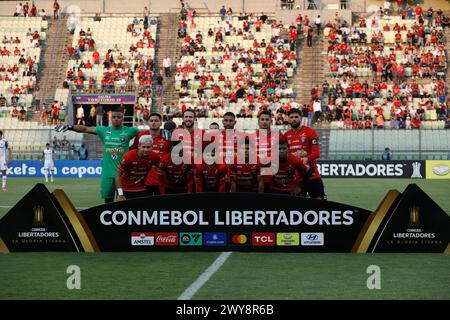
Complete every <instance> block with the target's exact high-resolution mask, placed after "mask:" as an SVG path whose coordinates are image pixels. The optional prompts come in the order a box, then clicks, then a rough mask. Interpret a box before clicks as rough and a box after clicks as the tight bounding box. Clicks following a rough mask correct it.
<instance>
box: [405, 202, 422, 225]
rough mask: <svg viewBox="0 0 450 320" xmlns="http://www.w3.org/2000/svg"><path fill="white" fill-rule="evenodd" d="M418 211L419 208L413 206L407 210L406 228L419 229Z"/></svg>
mask: <svg viewBox="0 0 450 320" xmlns="http://www.w3.org/2000/svg"><path fill="white" fill-rule="evenodd" d="M419 211H420V208H419V207H416V206H415V205H413V206H411V207H410V208H409V223H408V228H417V227H420V225H421V224H420V219H419Z"/></svg>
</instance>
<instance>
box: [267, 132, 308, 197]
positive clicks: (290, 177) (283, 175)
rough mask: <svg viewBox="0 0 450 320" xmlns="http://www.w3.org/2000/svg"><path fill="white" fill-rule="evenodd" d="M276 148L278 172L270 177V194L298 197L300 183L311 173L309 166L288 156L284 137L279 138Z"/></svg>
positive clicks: (290, 155)
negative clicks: (277, 152) (277, 151)
mask: <svg viewBox="0 0 450 320" xmlns="http://www.w3.org/2000/svg"><path fill="white" fill-rule="evenodd" d="M278 148H279V149H278V150H279V159H280V161H279V167H278V171H277V172H276V173H274V174H273V175H272V180H271V184H270V193H284V194H291V195H299V194H300V192H301V185H300V183H301V181H302V180H303V177H304V176H308V174H310V173H311V168H310V166H309V165H305V164H304V163H303V161H302V160H300V158H298V157H296V156H294V155H293V154H289V146H288V143H287V140H286V139H285V138H284V137H281V138H280V140H279V143H278ZM266 192H267V190H266Z"/></svg>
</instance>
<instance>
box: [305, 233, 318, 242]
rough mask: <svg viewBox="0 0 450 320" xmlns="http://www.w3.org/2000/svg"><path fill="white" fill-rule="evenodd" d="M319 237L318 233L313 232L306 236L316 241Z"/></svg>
mask: <svg viewBox="0 0 450 320" xmlns="http://www.w3.org/2000/svg"><path fill="white" fill-rule="evenodd" d="M318 238H319V236H318V235H317V234H313V233H310V234H308V236H307V237H306V239H308V240H309V241H314V240H317V239H318Z"/></svg>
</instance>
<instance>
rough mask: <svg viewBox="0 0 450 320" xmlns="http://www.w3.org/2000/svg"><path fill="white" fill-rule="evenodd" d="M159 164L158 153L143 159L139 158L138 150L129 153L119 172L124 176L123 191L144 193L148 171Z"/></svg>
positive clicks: (122, 161) (151, 153)
mask: <svg viewBox="0 0 450 320" xmlns="http://www.w3.org/2000/svg"><path fill="white" fill-rule="evenodd" d="M158 162H159V156H158V155H157V154H156V153H153V152H150V154H149V155H148V156H147V157H145V158H141V157H139V156H138V150H137V149H134V150H131V151H128V152H127V153H125V155H124V156H123V158H122V160H121V161H120V163H119V170H120V171H122V172H123V173H124V174H123V175H122V189H123V190H125V191H144V190H145V177H146V176H147V173H148V171H149V170H150V169H151V168H152V167H153V166H156V165H157V164H158Z"/></svg>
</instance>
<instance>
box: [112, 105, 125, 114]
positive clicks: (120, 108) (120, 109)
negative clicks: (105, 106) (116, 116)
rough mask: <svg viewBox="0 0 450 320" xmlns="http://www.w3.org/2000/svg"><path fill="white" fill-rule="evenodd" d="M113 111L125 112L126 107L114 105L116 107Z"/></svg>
mask: <svg viewBox="0 0 450 320" xmlns="http://www.w3.org/2000/svg"><path fill="white" fill-rule="evenodd" d="M112 112H120V113H124V112H125V110H124V108H123V107H122V106H117V107H114V108H113V109H112Z"/></svg>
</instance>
